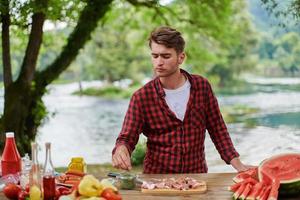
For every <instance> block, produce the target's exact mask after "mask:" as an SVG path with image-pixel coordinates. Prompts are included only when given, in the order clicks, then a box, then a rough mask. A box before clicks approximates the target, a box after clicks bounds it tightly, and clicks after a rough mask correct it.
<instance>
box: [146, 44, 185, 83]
mask: <svg viewBox="0 0 300 200" xmlns="http://www.w3.org/2000/svg"><path fill="white" fill-rule="evenodd" d="M151 56H152V59H151V60H152V65H153V69H154V72H155V74H156V76H158V77H168V76H171V75H172V74H174V73H176V72H177V71H178V70H179V65H180V64H182V62H183V61H184V58H185V54H184V53H177V52H176V50H175V49H174V48H167V47H166V46H164V45H162V44H157V43H155V42H153V41H152V43H151Z"/></svg>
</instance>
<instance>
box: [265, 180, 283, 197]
mask: <svg viewBox="0 0 300 200" xmlns="http://www.w3.org/2000/svg"><path fill="white" fill-rule="evenodd" d="M279 186H280V182H279V180H275V181H274V182H273V184H272V188H271V191H270V194H269V197H268V200H276V199H277V198H278V189H279Z"/></svg>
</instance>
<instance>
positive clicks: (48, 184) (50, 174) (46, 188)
mask: <svg viewBox="0 0 300 200" xmlns="http://www.w3.org/2000/svg"><path fill="white" fill-rule="evenodd" d="M45 145H46V160H45V164H44V174H43V192H44V200H54V199H55V176H54V172H55V170H54V167H53V164H52V160H51V143H50V142H47V143H46V144H45Z"/></svg>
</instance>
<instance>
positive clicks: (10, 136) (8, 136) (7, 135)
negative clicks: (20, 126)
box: [6, 132, 15, 138]
mask: <svg viewBox="0 0 300 200" xmlns="http://www.w3.org/2000/svg"><path fill="white" fill-rule="evenodd" d="M6 137H7V138H13V137H15V133H14V132H7V133H6Z"/></svg>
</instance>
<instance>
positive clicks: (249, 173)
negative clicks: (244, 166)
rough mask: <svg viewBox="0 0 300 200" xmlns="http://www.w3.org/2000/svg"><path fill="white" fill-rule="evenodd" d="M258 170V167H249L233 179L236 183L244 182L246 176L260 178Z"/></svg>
mask: <svg viewBox="0 0 300 200" xmlns="http://www.w3.org/2000/svg"><path fill="white" fill-rule="evenodd" d="M257 171H258V168H257V167H256V168H251V169H248V170H246V171H243V172H239V173H238V174H237V175H236V176H235V177H233V181H234V182H236V183H239V182H242V181H243V180H245V179H246V178H250V177H251V178H254V179H258V178H257Z"/></svg>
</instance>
